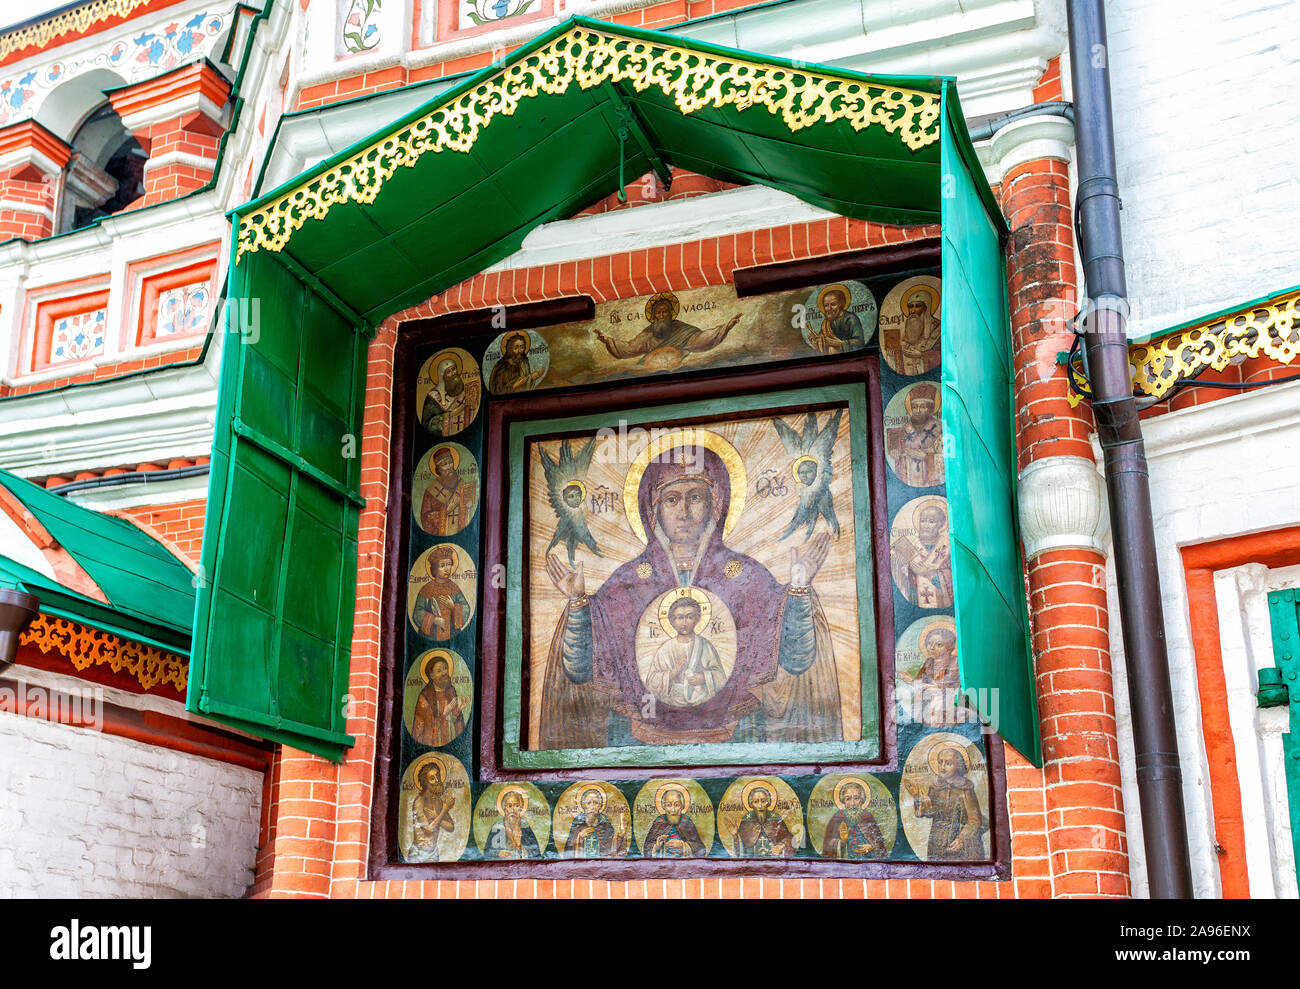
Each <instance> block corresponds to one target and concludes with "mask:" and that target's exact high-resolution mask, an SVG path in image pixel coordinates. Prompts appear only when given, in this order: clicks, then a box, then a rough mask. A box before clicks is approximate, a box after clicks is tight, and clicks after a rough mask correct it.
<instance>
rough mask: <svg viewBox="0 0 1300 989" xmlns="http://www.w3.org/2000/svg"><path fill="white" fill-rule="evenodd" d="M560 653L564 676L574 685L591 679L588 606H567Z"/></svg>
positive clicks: (589, 614)
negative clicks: (562, 660)
mask: <svg viewBox="0 0 1300 989" xmlns="http://www.w3.org/2000/svg"><path fill="white" fill-rule="evenodd" d="M560 652H561V654H562V655H563V657H564V675H565V676H567V677H568V678H569V679H570V680H572V681H573V682H574V683H586V682H587V681H589V680H590V679H591V673H592V665H593V664H592V655H593V653H594V652H595V650H594V648H593V647H592V642H591V605H590V604H588V605H586V606H585V607H582V608H575V607H574V606H573V605H569V610H568V615H567V617H566V618H565V620H564V636H563V638H562V639H561V640H560Z"/></svg>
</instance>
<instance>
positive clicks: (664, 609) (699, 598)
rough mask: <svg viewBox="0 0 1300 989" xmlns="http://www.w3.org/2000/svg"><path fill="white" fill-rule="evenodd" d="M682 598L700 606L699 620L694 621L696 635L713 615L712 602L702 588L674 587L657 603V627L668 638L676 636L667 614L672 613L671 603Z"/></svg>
mask: <svg viewBox="0 0 1300 989" xmlns="http://www.w3.org/2000/svg"><path fill="white" fill-rule="evenodd" d="M682 598H690V599H692V600H693V601H694V602H695V603H696V604H698V605H699V606H700V620H699V621H698V622H696V623H695V634H696V635H699V634H700V633H701V632H703V631H704V630H705V629H706V628H708V627H709V619H710V618H712V617H713V602H712V601H710V600H709V598H708V595H706V594H705V593H704V592H703V591H702V590H700V589H699V588H698V587H674V588H673V589H672V590H671V591H669V592H668V593H667V594H665V595H664V596H663V600H662V601H661V602H660V604H659V627H660V628H662V629H663V630H664V631H665V632H666V633H667V634H668V637H669V638H670V639H671V638H676V636H677V629H675V628H673V626H672V623H671V622H670V621H668V616H669V614H671V613H672V610H673V605H674V604H676V603H677V602H678V601H680V600H681V599H682Z"/></svg>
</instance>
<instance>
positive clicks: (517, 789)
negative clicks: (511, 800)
mask: <svg viewBox="0 0 1300 989" xmlns="http://www.w3.org/2000/svg"><path fill="white" fill-rule="evenodd" d="M508 793H517V794H519V795H520V796H521V797H523V798H524V813H525V814H527V813H528V805H529V804H531V803H532V800H531V799H530V798H529V796H528V791H527V790H525V789H524V788H523V787H522V786H503V787H502V788H501V792H500V793H498V794H497V813H498V814H500V815H501V816H502V817H505V816H506V812H505V802H506V794H508Z"/></svg>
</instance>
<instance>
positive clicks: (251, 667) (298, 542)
mask: <svg viewBox="0 0 1300 989" xmlns="http://www.w3.org/2000/svg"><path fill="white" fill-rule="evenodd" d="M232 256H233V252H232ZM229 299H230V301H229V302H228V303H227V306H228V308H227V313H228V323H229V326H228V330H229V332H226V333H225V334H224V336H223V347H224V352H223V354H222V359H221V383H220V389H219V397H218V401H217V422H216V428H215V435H214V437H213V450H212V473H211V478H210V480H209V487H208V509H207V517H206V520H205V523H204V530H203V554H202V569H201V570H200V574H199V576H200V586H199V589H198V600H197V603H196V606H195V620H194V646H193V654H192V657H191V668H190V687H189V696H188V698H187V704H186V706H187V708H188V709H189V710H191V711H195V712H197V713H200V714H203V715H206V716H207V717H210V718H213V719H214V720H217V721H221V722H224V723H226V724H229V725H232V726H234V727H237V728H240V729H243V730H245V731H248V732H251V733H253V734H256V735H260V736H262V737H265V738H269V739H273V740H274V741H277V742H283V743H286V744H288V745H292V746H294V747H295V748H299V749H303V750H305V751H308V752H313V753H315V754H317V755H321V756H325V757H326V758H329V759H332V760H334V761H340V760H341V759H342V757H343V751H344V749H345V748H347V747H349V746H351V745H353V744H354V742H355V740H354V739H353V738H351V737H350V736H348V735H347V734H345V732H344V728H345V717H344V713H345V712H344V692H345V691H346V689H347V680H348V668H349V659H350V646H351V640H352V615H353V609H354V604H355V595H356V564H357V518H358V512H359V509H360V506H361V505H362V504H363V502H362V500H361V498H360V497H359V495H358V494H357V490H358V486H359V481H360V434H361V414H362V406H363V396H364V387H365V357H366V337H365V335H364V333H362V332H361V329H362V326H361V322H360V320H359V319H356V318H348V317H345V316H344V315H342V314H341V313H340V312H339V311H338V310H339V309H340V308H342V307H341V306H338V308H335V307H334V306H331V304H330V303H329V302H327V301H326V299H325V298H324V297H322V295H321V294H319V292H318V291H316V290H314V289H312V288H309V287H308V286H307V285H306V284H305V283H304V281H302V280H300V279H299V278H298V277H297V276H296V275H295V274H293V273H292V272H291V271H290V270H289V268H288V267H286V263H285V262H282V261H281V260H280V259H279V258H277V257H276V256H275V255H273V254H270V253H269V252H259V253H257V254H253V255H249V256H246V257H245V258H243V260H242V261H240V262H239V263H238V265H235V266H232V269H231V287H230V292H229ZM336 305H337V304H336Z"/></svg>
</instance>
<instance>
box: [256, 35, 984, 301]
mask: <svg viewBox="0 0 1300 989" xmlns="http://www.w3.org/2000/svg"><path fill="white" fill-rule="evenodd" d="M944 82H945V80H943V79H940V78H935V77H910V76H909V77H902V76H866V75H862V74H859V73H853V72H847V71H843V70H836V69H830V68H823V67H819V66H805V65H801V64H798V63H793V62H789V61H786V60H784V59H775V58H771V57H767V56H757V55H751V54H748V53H744V52H738V51H733V50H730V49H725V48H719V47H716V46H712V45H706V44H703V43H701V42H695V41H686V40H683V39H680V38H676V37H673V36H669V35H664V34H660V33H657V32H652V31H641V30H636V29H633V28H627V27H618V26H614V25H610V24H604V23H601V22H599V21H592V20H588V19H587V18H583V17H573V18H570V19H569V20H568V21H566V22H564V23H563V24H560V25H558V26H556V27H555V28H553V29H552V30H551V31H548V32H547V33H546V34H544V35H542V36H541V37H539V38H538V39H537V40H536V41H534V42H532V43H531V44H529V45H527V46H525V47H523V48H520V49H519V50H517V51H516V52H514V53H513V54H511V55H510V56H509V57H508V59H507V60H506V62H505V64H504V65H501V64H499V63H498V64H494V65H492V66H490V67H488V68H486V69H484V70H483V71H482V72H480V73H478V74H477V75H475V76H473V77H471V78H469V79H467V80H465V81H464V82H463V83H461V84H460V85H458V86H456V87H455V88H454V89H452V90H451V91H450V92H446V93H442V94H439V95H437V96H435V97H434V98H432V99H431V100H430V101H429V102H427V103H425V104H424V105H422V106H420V107H419V108H417V109H416V110H414V111H412V112H411V113H408V114H407V115H406V116H404V117H402V118H400V119H399V120H397V121H396V122H395V123H394V124H392V125H391V126H389V127H386V128H384V129H383V130H382V131H380V132H379V133H377V134H376V135H374V136H373V137H371V138H368V139H366V140H364V141H362V142H359V143H358V144H356V145H354V146H353V147H352V148H349V149H347V150H345V151H343V152H341V153H339V154H338V155H335V156H334V157H333V158H330V159H328V160H326V161H325V162H323V163H321V164H320V165H319V166H317V167H316V168H314V169H312V171H311V172H310V173H309V174H308V175H306V176H304V177H299V178H297V179H294V180H291V181H290V182H288V183H286V184H285V185H283V186H281V187H280V188H278V189H275V190H272V191H271V192H269V193H267V194H266V195H265V196H263V197H261V198H260V199H257V200H255V201H253V202H251V203H249V204H247V205H245V206H243V207H240V208H239V209H238V210H236V211H235V215H236V217H237V223H238V231H237V247H236V259H237V263H238V261H239V260H242V259H243V258H245V257H247V256H248V255H249V254H250V253H253V252H258V251H272V252H278V253H280V254H281V255H282V256H286V257H288V258H289V259H290V264H291V265H294V266H295V267H300V268H301V269H303V270H306V271H309V272H311V273H312V274H313V275H314V276H315V277H316V278H318V279H320V281H321V282H323V283H325V284H326V285H328V286H329V288H330V290H331V291H332V293H333V294H334V295H335V296H336V300H341V301H342V302H343V303H345V304H346V305H347V307H349V308H351V309H352V310H354V311H355V312H356V313H358V314H360V315H361V316H362V317H363V318H364V320H365V321H366V322H368V323H370V324H372V325H373V324H374V323H376V322H378V321H379V320H381V319H382V318H383V317H385V316H387V315H388V314H390V313H392V312H394V311H396V310H398V309H401V308H405V307H406V306H408V305H412V304H414V303H416V302H421V301H423V300H424V299H426V298H428V297H429V296H430V295H432V294H434V293H436V292H439V291H441V290H442V289H444V288H446V287H448V286H450V285H454V284H456V283H457V282H459V281H462V280H463V279H465V278H468V277H470V276H471V275H474V274H476V273H477V272H479V271H481V270H483V269H484V268H486V267H488V266H490V265H492V264H494V263H495V262H497V261H499V260H501V259H502V258H504V257H506V256H507V255H509V254H511V253H512V252H514V251H515V250H516V249H518V247H519V245H520V243H521V242H522V241H523V239H524V237H525V236H526V235H527V233H528V232H529V231H530V230H531V229H533V227H535V226H537V225H538V224H540V223H545V222H547V221H550V220H555V219H559V218H564V217H568V216H571V215H573V214H574V213H576V212H578V211H579V210H581V209H582V208H583V207H585V206H587V205H589V204H590V203H592V202H594V201H596V200H598V199H600V198H601V197H603V196H606V195H608V194H609V193H611V192H613V191H615V190H617V189H619V188H620V185H621V184H622V183H624V182H631V181H633V180H635V179H637V178H639V177H640V176H641V175H644V174H645V173H647V172H649V171H651V170H655V171H658V172H660V173H661V174H664V175H665V176H666V174H667V172H666V166H669V165H671V166H676V167H679V168H683V169H687V170H689V171H692V172H697V173H700V174H703V175H707V176H710V177H712V178H716V179H721V180H724V181H728V182H736V183H762V184H765V185H769V186H774V187H776V188H779V189H783V190H785V191H786V192H789V193H791V194H793V195H795V196H798V197H799V198H800V199H803V200H805V201H807V202H809V203H813V204H814V205H817V206H820V207H823V208H825V209H828V210H832V211H834V212H836V213H840V214H843V215H845V216H850V217H854V218H856V219H862V220H874V221H878V222H883V223H897V224H909V223H937V222H939V219H940V200H939V193H940V189H939V184H938V183H937V182H936V181H935V175H936V173H937V170H938V164H939V133H940V116H941V113H942V93H943V86H944ZM538 96H545V98H544V99H537V98H535V97H538ZM499 117H508V118H509V120H508V121H504V120H503V121H500V122H499V123H497V125H496V126H489V125H490V124H492V123H493V122H494V121H495V120H496V119H497V118H499ZM503 124H504V126H502V125H503ZM962 130H963V132H964V128H962ZM972 157H973V155H972ZM990 205H991V203H990ZM326 216H328V217H329V218H330V221H331V222H330V223H328V224H323V223H319V222H317V221H320V220H322V219H324V218H325V217H326ZM999 222H1001V221H1000V217H999ZM295 263H296V264H295Z"/></svg>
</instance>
